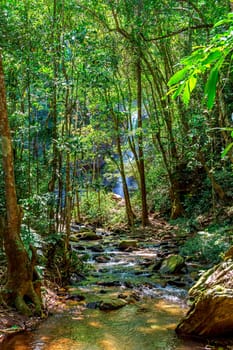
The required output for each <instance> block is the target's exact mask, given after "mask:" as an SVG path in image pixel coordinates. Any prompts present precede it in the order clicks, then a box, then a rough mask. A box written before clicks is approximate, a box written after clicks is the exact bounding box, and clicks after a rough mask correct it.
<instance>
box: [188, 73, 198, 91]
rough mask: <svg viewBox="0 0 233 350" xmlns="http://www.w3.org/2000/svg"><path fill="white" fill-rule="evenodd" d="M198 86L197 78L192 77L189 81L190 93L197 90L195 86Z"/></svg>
mask: <svg viewBox="0 0 233 350" xmlns="http://www.w3.org/2000/svg"><path fill="white" fill-rule="evenodd" d="M196 84H197V78H196V77H195V76H194V75H191V77H190V79H189V91H190V93H191V92H192V91H193V89H195V86H196Z"/></svg>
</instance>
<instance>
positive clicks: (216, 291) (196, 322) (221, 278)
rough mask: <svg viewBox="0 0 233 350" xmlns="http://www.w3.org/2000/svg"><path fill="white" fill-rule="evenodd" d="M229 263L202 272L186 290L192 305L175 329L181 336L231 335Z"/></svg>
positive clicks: (232, 297) (232, 305)
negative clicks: (188, 289) (195, 281)
mask: <svg viewBox="0 0 233 350" xmlns="http://www.w3.org/2000/svg"><path fill="white" fill-rule="evenodd" d="M232 271H233V262H232V261H231V260H227V261H224V262H221V263H220V264H218V265H216V266H214V267H213V268H211V269H209V270H208V271H206V272H205V273H204V274H203V275H202V276H201V277H200V279H199V280H198V281H197V283H196V284H195V285H194V286H193V287H192V288H191V289H190V291H189V296H190V298H191V299H192V301H193V302H192V306H191V308H190V310H189V311H188V312H187V314H186V316H185V317H184V318H183V319H182V320H181V322H180V323H179V324H178V326H177V328H176V332H177V333H178V334H179V335H181V336H190V335H195V336H203V337H213V338H215V337H219V336H228V335H232V332H233V317H232V314H233V279H232V276H233V272H232Z"/></svg>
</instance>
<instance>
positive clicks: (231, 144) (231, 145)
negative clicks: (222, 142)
mask: <svg viewBox="0 0 233 350" xmlns="http://www.w3.org/2000/svg"><path fill="white" fill-rule="evenodd" d="M232 147H233V142H231V143H230V144H229V145H228V146H227V147H226V148H225V149H224V151H223V152H222V154H221V158H224V157H225V155H226V154H227V153H228V152H229V151H230V149H231V148H232Z"/></svg>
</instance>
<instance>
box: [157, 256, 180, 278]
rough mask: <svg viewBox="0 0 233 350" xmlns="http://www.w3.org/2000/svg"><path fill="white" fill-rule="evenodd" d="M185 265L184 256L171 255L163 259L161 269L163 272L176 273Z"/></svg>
mask: <svg viewBox="0 0 233 350" xmlns="http://www.w3.org/2000/svg"><path fill="white" fill-rule="evenodd" d="M183 266H184V258H183V257H182V256H180V255H178V254H177V255H175V254H174V255H170V256H169V257H167V258H166V259H165V260H163V262H162V265H161V267H160V269H159V272H160V273H161V274H169V273H174V272H177V271H179V270H181V269H182V267H183Z"/></svg>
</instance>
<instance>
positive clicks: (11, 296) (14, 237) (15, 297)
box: [0, 56, 42, 315]
mask: <svg viewBox="0 0 233 350" xmlns="http://www.w3.org/2000/svg"><path fill="white" fill-rule="evenodd" d="M0 136H1V146H2V162H3V170H4V182H5V198H6V223H5V227H4V229H3V239H4V248H5V252H6V256H7V283H6V285H5V288H4V290H3V292H2V297H3V299H4V301H5V302H6V303H8V304H13V305H15V306H16V308H17V310H18V311H19V312H21V313H23V314H27V315H30V314H32V313H33V312H35V313H36V314H40V313H41V304H42V303H41V298H40V288H38V289H37V292H36V288H37V287H38V285H37V287H35V285H34V282H33V281H34V277H37V276H35V275H36V274H35V273H34V272H35V271H34V267H35V263H36V256H35V251H34V249H32V253H33V254H32V259H31V260H30V259H29V256H28V254H27V252H26V250H25V247H24V245H23V242H22V240H21V237H20V227H21V218H22V211H21V210H20V207H19V206H18V205H17V197H16V188H15V179H14V166H13V152H12V143H11V136H10V128H9V123H8V117H7V107H6V93H5V85H4V74H3V67H2V58H1V56H0ZM37 293H38V294H37ZM25 297H28V298H29V299H30V300H31V301H32V302H33V304H34V310H33V311H32V310H31V309H30V308H29V307H28V305H27V304H26V303H25Z"/></svg>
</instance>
